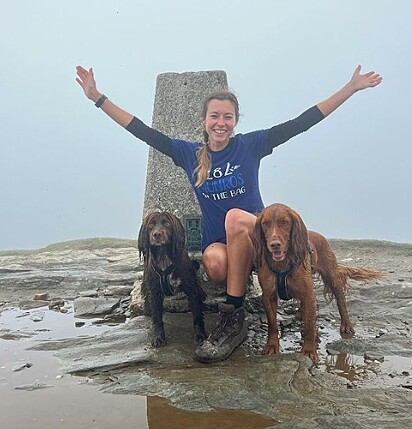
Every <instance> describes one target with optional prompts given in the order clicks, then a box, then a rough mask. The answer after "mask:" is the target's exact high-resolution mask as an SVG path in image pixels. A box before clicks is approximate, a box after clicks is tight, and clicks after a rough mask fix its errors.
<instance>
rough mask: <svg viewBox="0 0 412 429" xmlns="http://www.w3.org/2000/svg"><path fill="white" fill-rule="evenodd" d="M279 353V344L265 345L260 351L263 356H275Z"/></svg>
mask: <svg viewBox="0 0 412 429" xmlns="http://www.w3.org/2000/svg"><path fill="white" fill-rule="evenodd" d="M277 353H279V344H266V346H265V347H264V348H263V350H262V354H263V355H275V354H277Z"/></svg>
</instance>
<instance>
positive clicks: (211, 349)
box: [195, 303, 248, 363]
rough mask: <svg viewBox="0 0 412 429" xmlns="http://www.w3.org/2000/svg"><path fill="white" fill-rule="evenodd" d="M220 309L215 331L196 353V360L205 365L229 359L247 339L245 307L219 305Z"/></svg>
mask: <svg viewBox="0 0 412 429" xmlns="http://www.w3.org/2000/svg"><path fill="white" fill-rule="evenodd" d="M218 308H219V319H218V321H217V325H216V327H215V329H214V330H213V331H212V332H211V334H210V335H209V337H208V338H207V339H206V340H205V341H204V342H203V344H201V345H199V346H198V347H197V348H196V351H195V358H196V359H197V360H198V361H200V362H203V363H213V362H218V361H221V360H224V359H227V358H228V357H229V356H230V355H231V354H232V353H233V351H234V350H235V348H236V347H238V346H239V345H240V344H242V343H243V341H244V340H245V339H246V337H247V331H248V326H247V322H246V321H245V309H244V307H239V308H235V306H234V305H232V304H225V303H219V304H218Z"/></svg>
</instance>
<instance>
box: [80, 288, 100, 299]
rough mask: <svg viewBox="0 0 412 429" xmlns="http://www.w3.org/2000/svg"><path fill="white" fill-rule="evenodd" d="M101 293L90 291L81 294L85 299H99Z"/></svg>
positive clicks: (94, 290)
mask: <svg viewBox="0 0 412 429" xmlns="http://www.w3.org/2000/svg"><path fill="white" fill-rule="evenodd" d="M98 295H99V292H98V290H97V289H89V290H84V291H81V292H80V296H81V297H83V298H97V296H98Z"/></svg>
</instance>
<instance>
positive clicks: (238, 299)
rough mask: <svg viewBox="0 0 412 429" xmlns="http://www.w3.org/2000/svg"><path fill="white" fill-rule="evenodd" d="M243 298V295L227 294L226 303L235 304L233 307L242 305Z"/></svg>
mask: <svg viewBox="0 0 412 429" xmlns="http://www.w3.org/2000/svg"><path fill="white" fill-rule="evenodd" d="M244 299H245V295H243V296H232V295H229V294H227V295H226V304H232V305H234V306H235V308H239V307H242V305H243V301H244Z"/></svg>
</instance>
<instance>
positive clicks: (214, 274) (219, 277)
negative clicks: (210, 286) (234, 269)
mask: <svg viewBox="0 0 412 429" xmlns="http://www.w3.org/2000/svg"><path fill="white" fill-rule="evenodd" d="M222 246H223V245H222ZM202 263H203V266H204V268H205V270H206V273H207V275H208V277H209V278H210V280H212V281H213V282H215V283H221V282H224V281H225V280H226V277H227V255H226V250H224V251H223V249H207V250H206V251H205V252H204V253H203V256H202Z"/></svg>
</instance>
